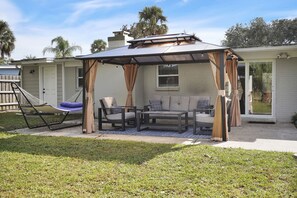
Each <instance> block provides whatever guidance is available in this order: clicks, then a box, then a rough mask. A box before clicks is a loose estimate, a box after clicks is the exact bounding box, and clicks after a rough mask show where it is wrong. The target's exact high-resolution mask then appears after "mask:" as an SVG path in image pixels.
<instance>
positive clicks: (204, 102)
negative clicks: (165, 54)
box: [197, 100, 209, 110]
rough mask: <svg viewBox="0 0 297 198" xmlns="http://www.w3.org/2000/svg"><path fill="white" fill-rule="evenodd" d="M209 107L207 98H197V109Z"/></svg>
mask: <svg viewBox="0 0 297 198" xmlns="http://www.w3.org/2000/svg"><path fill="white" fill-rule="evenodd" d="M208 108H209V100H198V103H197V109H198V110H204V109H208Z"/></svg>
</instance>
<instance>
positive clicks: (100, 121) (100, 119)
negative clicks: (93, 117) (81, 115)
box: [98, 108, 102, 131]
mask: <svg viewBox="0 0 297 198" xmlns="http://www.w3.org/2000/svg"><path fill="white" fill-rule="evenodd" d="M98 129H99V131H101V130H102V109H101V108H99V109H98Z"/></svg>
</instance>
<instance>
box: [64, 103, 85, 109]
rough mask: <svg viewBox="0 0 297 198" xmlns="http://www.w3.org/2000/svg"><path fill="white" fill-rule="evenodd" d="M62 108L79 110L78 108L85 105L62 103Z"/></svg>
mask: <svg viewBox="0 0 297 198" xmlns="http://www.w3.org/2000/svg"><path fill="white" fill-rule="evenodd" d="M60 106H61V107H68V108H78V107H82V106H83V103H82V102H61V104H60Z"/></svg>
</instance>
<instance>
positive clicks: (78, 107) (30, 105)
mask: <svg viewBox="0 0 297 198" xmlns="http://www.w3.org/2000/svg"><path fill="white" fill-rule="evenodd" d="M11 87H12V90H13V93H14V95H15V97H16V100H17V102H18V105H19V108H20V110H21V112H22V115H23V117H24V120H25V122H26V124H27V126H28V128H29V129H33V128H38V127H44V126H47V127H48V128H49V129H50V130H57V129H62V128H68V127H74V126H79V125H82V123H81V122H79V123H68V124H66V123H63V122H64V121H65V119H66V117H67V116H68V115H69V113H70V112H79V111H82V108H83V105H82V103H81V102H77V100H78V99H79V97H80V96H81V92H82V89H81V90H80V91H78V92H77V93H75V94H74V95H73V96H72V97H71V98H69V99H68V100H67V101H65V102H62V103H61V104H60V105H59V107H54V106H52V105H49V104H47V103H46V102H45V101H43V100H41V99H39V98H37V97H35V96H33V95H32V94H30V93H29V92H27V91H26V90H24V89H23V88H21V87H20V86H18V85H17V84H16V83H14V82H13V83H11ZM62 123H63V124H62Z"/></svg>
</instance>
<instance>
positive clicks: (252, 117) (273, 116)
mask: <svg viewBox="0 0 297 198" xmlns="http://www.w3.org/2000/svg"><path fill="white" fill-rule="evenodd" d="M251 62H253V63H259V62H270V63H271V65H272V87H271V91H272V103H271V105H272V106H271V115H253V114H249V109H248V105H249V100H248V90H249V89H250V87H249V67H250V63H251ZM244 64H245V114H242V116H243V117H244V118H247V119H249V120H250V121H254V120H257V119H258V120H265V119H267V120H271V121H273V122H275V120H276V113H275V110H276V60H275V59H257V60H255V59H250V60H246V61H244Z"/></svg>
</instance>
